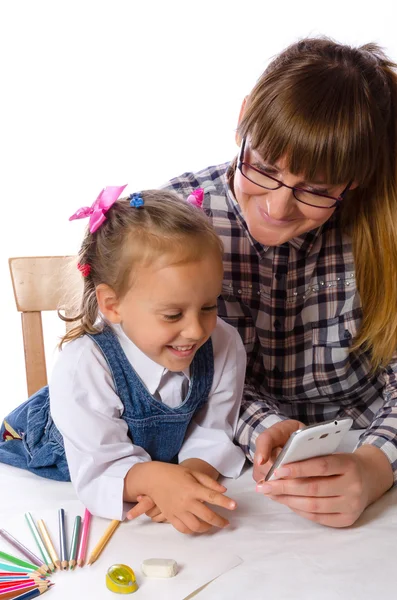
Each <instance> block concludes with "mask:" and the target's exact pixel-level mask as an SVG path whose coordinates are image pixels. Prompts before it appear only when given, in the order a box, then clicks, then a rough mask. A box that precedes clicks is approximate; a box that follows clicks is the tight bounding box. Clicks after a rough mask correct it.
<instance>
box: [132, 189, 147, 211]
mask: <svg viewBox="0 0 397 600" xmlns="http://www.w3.org/2000/svg"><path fill="white" fill-rule="evenodd" d="M129 198H130V206H132V207H133V208H139V207H140V206H143V205H144V204H145V203H144V201H143V198H142V194H141V192H138V193H135V194H130V196H129Z"/></svg>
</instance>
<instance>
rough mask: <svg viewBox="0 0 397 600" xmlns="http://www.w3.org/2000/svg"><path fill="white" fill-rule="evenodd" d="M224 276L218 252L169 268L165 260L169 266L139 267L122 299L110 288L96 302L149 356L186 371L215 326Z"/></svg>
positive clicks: (160, 362)
mask: <svg viewBox="0 0 397 600" xmlns="http://www.w3.org/2000/svg"><path fill="white" fill-rule="evenodd" d="M222 278H223V267H222V261H221V259H220V256H219V254H217V255H216V256H215V255H214V253H213V252H207V253H206V254H204V255H203V256H202V258H201V259H199V260H196V261H189V262H181V263H171V264H170V263H169V262H167V259H166V257H165V263H164V261H162V262H161V263H158V262H157V263H156V262H155V263H154V264H152V265H150V266H145V267H140V268H139V269H138V272H137V273H136V278H135V281H134V283H133V285H132V287H131V288H130V289H129V291H128V292H127V293H126V295H125V296H124V297H123V298H122V299H121V300H117V298H116V297H115V296H114V295H113V296H112V290H111V289H110V288H108V286H103V287H101V286H98V288H97V297H98V304H99V306H100V309H101V312H102V314H104V316H105V317H106V318H107V319H108V320H109V321H110V322H113V323H120V324H121V325H122V327H123V330H124V332H125V333H126V335H127V336H128V337H129V338H130V339H131V340H132V341H133V342H134V344H135V345H136V346H137V347H138V348H139V349H140V350H141V351H142V352H143V353H144V354H146V356H148V357H149V358H151V359H152V360H153V361H155V362H156V363H158V364H160V365H162V366H163V367H165V368H166V369H169V370H170V371H182V370H183V369H185V368H187V367H188V366H189V365H190V363H191V362H192V360H193V358H194V355H195V354H196V352H197V350H198V349H199V348H200V346H202V345H203V344H204V343H205V342H206V341H207V340H208V338H209V337H210V335H211V333H212V332H213V330H214V328H215V326H216V319H217V298H218V296H219V294H220V293H221V287H222Z"/></svg>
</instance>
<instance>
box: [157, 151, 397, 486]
mask: <svg viewBox="0 0 397 600" xmlns="http://www.w3.org/2000/svg"><path fill="white" fill-rule="evenodd" d="M230 168H231V165H230V163H226V164H223V165H220V166H216V167H209V168H208V169H204V170H203V171H200V172H198V173H194V174H193V173H185V174H184V175H182V176H181V177H177V178H175V179H172V180H171V181H170V182H169V183H168V184H166V186H165V187H166V188H168V189H173V190H175V191H176V192H178V193H179V194H180V195H182V196H183V197H185V198H186V197H187V196H188V195H189V193H191V191H192V190H194V189H196V188H203V189H204V192H205V196H204V204H203V208H204V210H205V212H206V213H207V214H208V216H209V217H210V218H211V219H212V222H213V225H214V227H215V229H216V231H217V233H218V235H219V236H220V237H221V239H222V241H223V244H224V247H225V254H224V282H223V289H222V294H221V296H220V298H219V307H218V308H219V311H218V313H219V316H220V317H222V319H224V320H225V321H227V322H228V323H230V324H232V325H233V326H234V327H236V328H237V329H238V331H239V333H240V335H241V337H242V340H243V342H244V344H245V348H246V351H247V359H248V360H247V374H246V387H245V392H244V398H243V403H242V409H241V417H240V422H239V425H238V429H237V433H236V439H237V442H238V443H239V444H240V446H241V447H242V448H243V449H244V451H245V453H246V455H247V457H248V458H249V459H250V460H252V458H253V453H254V451H255V440H256V438H257V436H258V435H259V433H261V432H262V431H263V430H264V429H266V428H268V427H269V426H270V425H273V424H274V423H276V422H278V421H281V420H283V419H298V420H300V421H303V422H304V423H306V424H312V423H317V422H321V421H324V420H329V419H334V418H342V417H351V418H352V419H353V422H354V425H353V427H355V428H357V429H358V428H363V429H365V431H364V432H363V434H362V435H361V437H360V441H359V445H361V444H363V443H366V444H367V443H369V444H373V445H375V446H378V447H379V448H381V449H382V450H383V452H384V453H385V454H386V456H387V458H388V459H389V461H390V463H391V465H392V468H393V472H394V480H395V481H397V435H396V432H397V360H396V361H394V362H393V363H392V364H390V365H389V367H388V368H387V369H384V370H383V371H382V372H381V373H379V374H378V375H377V376H375V377H374V376H371V375H370V367H371V365H370V360H369V358H368V355H367V354H365V353H356V352H353V353H352V352H349V347H350V345H351V341H352V338H354V336H355V335H356V333H357V330H358V328H359V326H360V321H361V315H362V311H361V304H360V297H359V294H358V292H357V289H356V281H355V276H354V273H355V270H354V260H353V253H352V247H351V242H350V239H349V237H348V236H347V235H346V234H344V233H342V231H341V229H340V227H339V226H338V214H337V212H335V213H334V214H333V216H332V217H331V219H329V220H328V221H327V222H326V223H325V224H324V225H322V226H321V227H320V228H318V229H316V230H314V231H310V232H308V233H305V234H303V235H301V236H299V237H297V238H294V239H293V240H291V241H289V242H287V243H285V244H282V245H280V246H276V247H267V246H263V245H262V244H260V243H259V242H257V241H255V240H254V239H253V238H252V237H251V235H250V233H249V231H248V228H247V224H246V222H245V220H244V217H243V215H242V212H241V210H240V207H239V205H238V203H237V202H236V200H235V198H234V196H233V193H232V192H231V190H230V188H229V185H228V183H227V173H228V169H230Z"/></svg>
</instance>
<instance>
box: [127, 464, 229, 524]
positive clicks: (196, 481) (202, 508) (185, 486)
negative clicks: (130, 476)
mask: <svg viewBox="0 0 397 600" xmlns="http://www.w3.org/2000/svg"><path fill="white" fill-rule="evenodd" d="M150 465H151V467H150V471H151V473H150V478H148V479H147V482H146V486H145V487H146V489H145V491H144V493H145V496H146V497H144V498H143V499H142V500H141V501H140V502H139V503H138V504H137V505H136V506H134V508H132V509H131V510H130V511H129V513H128V515H127V518H128V519H133V518H136V517H137V516H139V515H141V514H143V513H145V512H147V511H150V510H152V509H153V508H154V506H153V505H155V506H156V507H157V509H158V510H159V511H160V513H159V514H161V515H162V518H164V519H165V520H167V521H169V522H170V523H171V524H172V525H173V526H174V527H175V529H177V530H178V531H180V532H181V533H202V532H205V531H208V530H209V529H210V528H211V527H212V526H215V527H220V528H223V527H226V526H227V525H228V524H229V522H228V521H227V519H225V518H223V517H221V516H220V515H218V514H217V513H216V512H214V511H213V510H211V509H210V508H209V507H208V506H207V505H206V504H205V503H209V504H212V505H215V506H221V507H223V508H227V509H228V510H234V509H235V508H236V503H235V502H234V500H232V499H231V498H228V497H227V496H225V495H224V492H225V491H226V488H225V487H224V486H223V485H221V484H220V483H218V482H217V481H215V480H214V479H212V478H211V477H209V476H208V475H206V474H205V473H201V472H199V471H194V470H192V469H189V468H188V467H185V466H183V465H172V464H167V463H160V462H152V463H150ZM138 495H143V494H138ZM158 516H159V515H157V517H158ZM155 518H156V517H155Z"/></svg>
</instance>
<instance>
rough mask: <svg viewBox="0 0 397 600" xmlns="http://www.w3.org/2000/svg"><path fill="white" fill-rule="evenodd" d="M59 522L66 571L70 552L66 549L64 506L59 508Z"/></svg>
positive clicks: (60, 545) (63, 565)
mask: <svg viewBox="0 0 397 600" xmlns="http://www.w3.org/2000/svg"><path fill="white" fill-rule="evenodd" d="M58 522H59V547H60V549H61V567H62V569H63V570H64V571H65V569H67V568H68V567H69V561H68V554H67V549H66V529H65V511H64V510H63V508H60V509H59V510H58Z"/></svg>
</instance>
